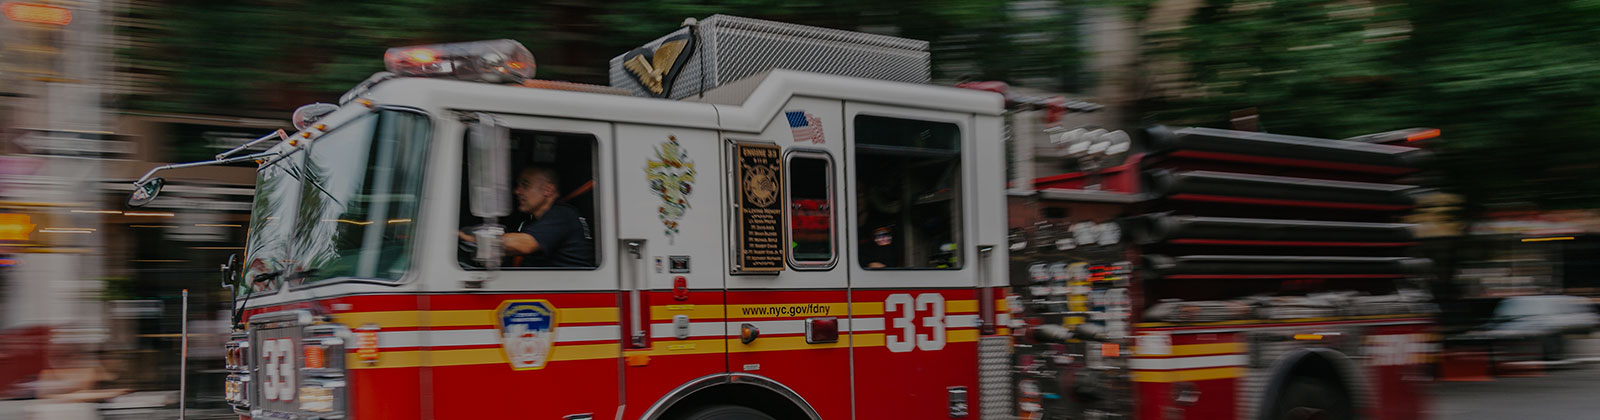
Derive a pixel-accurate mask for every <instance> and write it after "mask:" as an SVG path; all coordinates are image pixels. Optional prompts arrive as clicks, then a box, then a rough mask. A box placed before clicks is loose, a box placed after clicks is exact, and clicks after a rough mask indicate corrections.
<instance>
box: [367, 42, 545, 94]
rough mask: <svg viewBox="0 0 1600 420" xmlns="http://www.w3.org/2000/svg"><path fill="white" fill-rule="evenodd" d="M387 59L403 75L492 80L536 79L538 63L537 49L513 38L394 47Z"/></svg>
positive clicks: (386, 53) (500, 81) (508, 81)
mask: <svg viewBox="0 0 1600 420" xmlns="http://www.w3.org/2000/svg"><path fill="white" fill-rule="evenodd" d="M383 63H384V66H385V67H387V68H388V70H389V71H390V72H393V73H394V74H398V75H401V76H413V77H452V78H456V79H462V80H470V81H477V82H489V83H517V82H521V81H523V80H527V79H532V78H533V74H534V67H535V66H534V61H533V53H530V52H528V49H527V48H526V47H523V46H522V44H520V43H518V42H517V41H512V40H509V39H497V40H493V41H476V42H463V43H455V44H434V45H418V46H410V47H399V48H390V49H389V51H388V52H385V53H384V54H383Z"/></svg>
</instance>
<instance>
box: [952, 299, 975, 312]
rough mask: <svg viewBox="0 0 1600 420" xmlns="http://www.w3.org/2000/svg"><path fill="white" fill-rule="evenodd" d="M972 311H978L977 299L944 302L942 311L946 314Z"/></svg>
mask: <svg viewBox="0 0 1600 420" xmlns="http://www.w3.org/2000/svg"><path fill="white" fill-rule="evenodd" d="M973 312H978V301H976V300H952V301H947V302H945V303H944V313H946V314H968V313H973Z"/></svg>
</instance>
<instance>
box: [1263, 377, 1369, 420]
mask: <svg viewBox="0 0 1600 420" xmlns="http://www.w3.org/2000/svg"><path fill="white" fill-rule="evenodd" d="M1352 411H1354V410H1352V409H1351V407H1350V398H1349V396H1347V395H1345V393H1344V390H1341V389H1339V388H1337V387H1334V386H1333V385H1332V384H1329V383H1328V381H1324V380H1321V379H1317V378H1307V377H1300V378H1294V379H1292V380H1290V381H1289V386H1286V387H1284V388H1283V394H1282V395H1280V396H1279V399H1278V409H1277V410H1276V412H1275V415H1274V416H1273V417H1272V418H1273V419H1275V420H1350V419H1351V414H1352Z"/></svg>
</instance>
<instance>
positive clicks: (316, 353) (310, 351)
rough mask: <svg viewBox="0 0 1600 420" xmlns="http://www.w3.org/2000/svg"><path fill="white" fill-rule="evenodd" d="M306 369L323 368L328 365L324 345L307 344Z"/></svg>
mask: <svg viewBox="0 0 1600 420" xmlns="http://www.w3.org/2000/svg"><path fill="white" fill-rule="evenodd" d="M305 349H306V369H322V368H325V367H327V366H328V365H327V359H326V356H327V355H326V354H324V350H323V349H322V346H306V347H305Z"/></svg>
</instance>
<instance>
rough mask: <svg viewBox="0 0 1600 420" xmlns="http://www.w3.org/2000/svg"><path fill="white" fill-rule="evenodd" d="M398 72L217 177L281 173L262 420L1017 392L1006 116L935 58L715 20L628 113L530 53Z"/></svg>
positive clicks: (649, 75) (670, 45)
mask: <svg viewBox="0 0 1600 420" xmlns="http://www.w3.org/2000/svg"><path fill="white" fill-rule="evenodd" d="M383 60H384V63H385V64H386V66H387V67H386V70H387V71H385V72H382V73H379V74H376V75H374V76H372V77H371V78H370V79H368V80H366V81H365V82H363V83H361V84H360V85H359V86H357V87H355V88H354V89H352V90H351V91H349V92H348V93H347V94H345V95H344V96H343V97H342V98H341V99H340V100H339V101H338V102H337V103H335V104H313V105H308V106H306V107H303V108H301V109H300V110H298V111H297V112H296V113H295V116H294V121H295V124H296V130H295V131H293V132H282V133H274V134H272V135H268V136H265V137H263V138H261V139H259V141H260V142H261V143H257V144H267V142H276V144H275V145H273V146H271V148H270V149H267V150H265V151H263V152H259V153H245V152H241V151H230V152H229V153H223V154H221V155H219V156H217V159H216V160H215V162H243V161H255V162H256V163H258V164H259V171H258V178H257V184H256V194H255V201H254V207H253V212H252V216H251V222H250V226H249V237H248V239H247V244H246V252H245V253H244V256H243V257H242V258H241V259H239V260H238V261H237V262H236V263H233V264H230V265H228V267H231V268H229V269H228V270H229V271H228V272H227V273H225V276H226V277H227V278H228V280H227V283H228V284H230V285H233V286H234V291H235V296H236V297H235V299H236V300H237V302H236V303H235V307H237V308H238V315H237V317H236V318H237V320H236V322H237V331H238V332H237V333H235V334H234V339H233V340H232V341H231V342H230V343H228V344H227V358H226V364H227V366H226V367H227V369H228V370H229V371H230V374H229V375H228V376H227V378H226V381H227V382H226V386H225V391H226V395H225V397H226V398H225V399H226V400H227V401H228V403H229V404H231V405H232V406H233V407H234V408H235V410H236V412H237V413H238V414H239V415H240V416H243V417H249V418H257V419H262V418H296V419H307V418H323V419H333V418H361V419H432V418H471V419H479V418H549V419H617V418H629V419H729V418H754V419H759V418H784V419H790V418H813V419H815V418H828V419H845V418H960V417H976V416H978V412H977V404H978V400H979V398H980V396H982V395H985V394H983V393H982V392H980V391H981V390H980V369H979V357H980V353H981V351H980V350H983V351H988V352H989V353H990V354H993V355H994V357H995V358H996V359H995V360H997V361H998V362H999V363H997V364H995V365H993V366H992V369H991V372H990V374H991V375H998V376H995V377H994V379H996V380H994V381H992V383H993V386H991V388H995V389H999V388H1004V387H1007V386H1008V385H1007V384H1006V381H1005V380H1004V378H1005V377H1004V375H1006V373H1007V372H1008V371H1009V368H1010V366H1009V364H1008V363H1007V361H1006V360H1007V359H1006V355H1008V354H1009V351H1010V347H1009V343H1010V339H1009V336H1008V335H1007V333H1008V331H1007V330H1006V329H1003V328H998V326H1000V325H1002V324H1003V323H1005V322H1006V320H1005V319H1004V315H1002V312H1003V310H1004V308H1003V307H1001V306H999V305H1000V303H1001V302H1003V301H1004V294H1003V290H1002V288H1003V285H1004V283H1005V282H1006V278H1007V277H1006V270H1007V262H1006V261H1007V258H1008V257H1007V251H1006V249H1005V248H1004V244H1005V240H1006V226H1005V214H1006V211H1007V210H1006V207H1005V203H1006V199H1005V195H1004V184H1005V179H1004V177H1005V175H1004V174H1005V170H1004V168H1005V161H1004V153H1003V151H1002V144H1001V142H1000V138H999V136H1000V133H1001V130H1002V127H1001V125H1002V121H1001V115H1002V113H1003V112H1004V104H1003V103H1002V98H1001V97H1000V96H999V95H996V94H994V93H990V92H983V91H977V90H972V89H961V88H956V87H950V86H938V85H934V84H930V83H929V66H928V48H927V43H926V42H922V41H912V40H907V39H902V38H894V37H887V36H878V35H869V34H862V33H853V32H844V31H836V30H825V29H819V28H812V27H804V26H798V25H788V24H782V23H776V22H767V21H759V20H753V19H744V18H738V17H732V16H714V17H710V18H707V19H704V20H699V21H694V22H691V24H689V25H687V26H685V27H684V28H682V30H680V31H677V32H674V33H672V34H669V35H667V36H665V37H662V38H661V39H658V40H655V41H653V42H650V43H648V44H645V45H644V46H642V47H640V48H637V49H634V50H631V51H627V52H625V53H624V54H622V55H620V56H618V57H616V58H615V59H614V60H613V61H612V68H611V71H612V76H613V79H614V80H613V83H612V86H594V85H583V84H575V83H565V82H557V81H550V80H541V79H536V78H534V77H533V76H534V71H535V68H536V65H535V61H534V56H533V55H532V54H531V53H530V52H529V51H528V50H527V49H525V48H524V47H522V46H521V45H519V44H517V43H516V42H514V41H510V40H497V41H482V42H473V43H461V44H441V45H426V46H416V47H402V48H394V49H391V50H389V51H388V52H387V53H386V55H385V56H384V57H383ZM241 150H248V149H241ZM211 163H214V162H209V161H208V162H200V163H195V164H179V165H170V166H169V167H183V166H187V165H199V164H211ZM154 172H155V171H153V172H152V174H150V175H147V176H146V177H144V178H143V179H141V180H139V181H138V182H137V184H136V185H137V187H138V188H136V191H135V192H134V194H133V196H132V197H131V198H130V204H142V203H147V202H149V201H151V200H155V199H157V198H156V197H157V194H158V193H159V189H160V187H161V185H163V184H164V183H165V181H164V180H162V179H160V178H157V177H154V176H153V175H154ZM868 203H870V204H868ZM868 207H870V208H868ZM529 242H532V243H534V244H536V245H533V247H532V248H531V249H530V248H529V245H528V243H529ZM864 248H871V249H870V252H867V251H863V249H864ZM864 256H870V261H867V259H868V257H864ZM995 408H997V409H998V408H1002V407H999V406H996V407H995Z"/></svg>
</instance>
